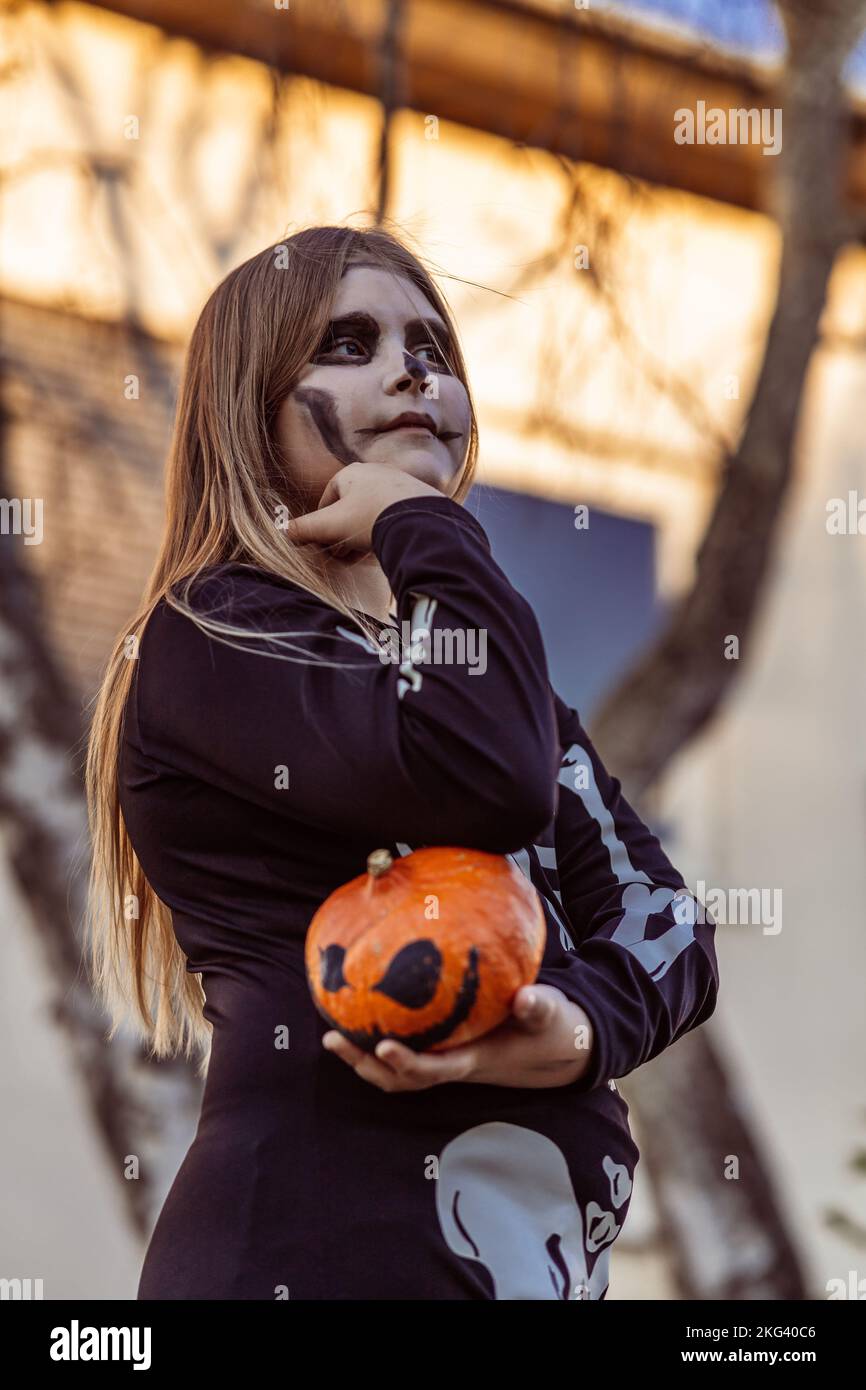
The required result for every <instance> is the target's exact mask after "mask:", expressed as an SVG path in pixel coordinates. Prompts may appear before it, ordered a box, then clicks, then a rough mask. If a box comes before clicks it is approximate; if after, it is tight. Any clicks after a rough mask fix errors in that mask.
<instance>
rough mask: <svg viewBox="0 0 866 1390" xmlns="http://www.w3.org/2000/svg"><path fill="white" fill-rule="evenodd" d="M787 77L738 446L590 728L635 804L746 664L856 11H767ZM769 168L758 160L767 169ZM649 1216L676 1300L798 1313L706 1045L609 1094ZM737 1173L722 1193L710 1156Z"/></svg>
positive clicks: (832, 191)
mask: <svg viewBox="0 0 866 1390" xmlns="http://www.w3.org/2000/svg"><path fill="white" fill-rule="evenodd" d="M778 9H779V11H780V13H781V15H782V18H783V21H784V24H785V28H786V31H787V37H788V61H787V64H786V68H785V71H784V74H783V77H782V88H781V91H780V99H779V101H778V105H780V106H781V108H782V111H783V136H782V138H783V148H782V153H781V154H780V155H779V156H778V173H777V183H776V185H775V188H774V194H775V199H776V208H775V212H776V215H777V217H778V220H779V224H780V229H781V233H782V243H783V249H782V257H781V264H780V270H779V280H778V291H777V302H776V307H775V311H774V314H773V318H772V322H771V325H770V330H769V335H768V338H767V346H766V352H765V357H764V362H763V366H762V369H761V373H760V376H759V379H758V383H757V387H756V390H755V395H754V399H753V401H752V404H751V409H750V411H749V415H748V419H747V421H746V426H745V429H744V432H743V435H742V438H741V441H740V445H739V448H738V449H737V450H736V453H735V454H734V455H733V457H731V458H728V459H726V460H725V467H724V469H723V471H722V484H721V489H720V491H719V495H718V498H717V501H716V505H715V509H714V511H713V515H712V518H711V520H710V524H709V528H708V530H707V534H706V536H705V538H704V541H703V544H702V546H701V549H700V552H699V555H698V562H697V569H696V579H695V583H694V586H693V588H692V590H691V592H690V593H689V594H688V595H687V596H686V597H685V599H684V600H683V601H682V602H681V603H680V604H679V605H678V606H677V607H676V609H675V611H674V612H673V614H672V615H671V618H670V620H669V622H668V623H667V626H666V628H665V630H664V631H663V632H662V634H661V636H660V638H659V639H658V641H656V642H655V643H654V645H653V646H652V647H651V648H650V650H649V651H648V652H647V653H646V654H645V655H644V656H643V657H642V658H641V659H640V660H639V661H638V663H637V665H636V667H635V668H634V670H633V671H632V672H631V673H630V674H629V675H628V676H627V677H626V679H625V680H624V681H622V683H621V684H620V685H619V687H618V688H617V689H616V690H615V691H614V693H613V694H612V696H611V697H610V698H609V699H608V700H607V702H606V703H605V705H604V707H603V708H602V710H601V712H600V714H599V716H598V718H597V720H595V721H594V722H593V730H592V732H593V737H594V739H595V741H596V742H597V744H598V747H599V749H600V751H601V754H602V756H603V757H604V758H605V759H606V760H608V761H609V764H610V765H612V766H613V767H614V768H616V771H617V775H618V776H619V777H620V779H621V780H622V782H623V785H624V787H625V789H626V792H627V793H628V794H629V795H630V796H631V797H632V798H634V799H638V798H640V796H641V795H642V794H643V793H644V792H645V791H646V790H647V788H649V787H650V786H652V784H653V783H654V782H655V781H656V779H657V778H658V776H659V774H660V773H661V772H662V771H663V770H664V769H665V768H666V767H667V765H668V763H669V762H670V760H671V759H672V758H673V757H674V755H675V754H677V753H678V752H680V751H681V749H682V748H683V747H684V746H685V744H686V743H687V742H688V741H689V740H690V739H691V738H693V737H694V735H695V734H697V733H698V731H699V730H701V729H702V728H703V727H704V726H705V725H706V724H707V722H708V720H709V719H710V718H711V717H712V716H713V715H714V714H715V712H716V711H717V710H718V708H719V706H720V704H721V702H722V700H723V697H724V695H725V693H726V692H727V690H728V689H729V687H730V685H731V683H732V681H733V680H734V679H735V678H736V676H737V674H738V673H739V670H740V663H739V662H738V661H732V660H726V659H725V641H726V639H727V638H728V637H729V636H731V635H735V636H737V637H738V638H739V641H740V652H741V654H742V653H744V652H748V650H749V642H750V637H751V634H752V631H753V626H754V619H755V616H756V613H757V611H758V606H759V600H760V597H761V593H762V589H763V585H764V582H765V580H766V577H767V572H768V568H769V566H770V564H771V559H772V552H773V544H774V541H775V538H776V531H777V523H778V518H779V515H780V509H781V505H782V501H783V498H784V496H785V492H786V489H787V487H788V483H789V480H790V476H791V467H792V453H793V443H794V435H795V429H796V424H797V417H798V411H799V403H800V398H801V394H802V390H803V384H804V381H805V377H806V371H807V368H808V365H809V360H810V358H811V355H812V351H813V348H814V345H815V342H816V340H817V336H818V326H819V320H820V316H821V311H822V309H823V306H824V302H825V299H826V293H827V285H828V281H829V278H830V274H831V271H832V269H833V264H834V262H835V259H836V255H837V253H838V251H839V249H840V247H841V246H842V245H843V244H844V242H845V240H846V238H847V236H848V232H849V228H848V223H847V218H846V215H845V212H844V209H843V207H842V201H841V188H842V169H843V167H844V158H845V155H846V152H847V148H848V139H847V129H846V109H845V97H844V92H843V88H842V84H841V71H842V68H843V65H844V61H845V58H846V57H847V55H848V53H849V51H850V49H851V47H852V45H853V44H854V42H855V41H856V39H857V38H858V36H859V34H860V32H861V31H862V28H863V25H864V22H866V4H864V0H818V3H816V0H778ZM768 162H769V161H768ZM624 1090H626V1093H627V1094H628V1096H629V1100H630V1101H631V1102H633V1104H634V1107H635V1111H636V1114H637V1118H638V1122H639V1125H640V1128H641V1133H642V1138H643V1153H644V1157H645V1158H646V1161H647V1168H648V1171H649V1174H650V1178H651V1181H652V1183H653V1187H654V1189H655V1194H656V1199H657V1202H658V1206H659V1210H660V1212H661V1213H662V1215H663V1218H664V1219H665V1220H666V1223H667V1226H668V1229H669V1232H670V1234H671V1238H672V1242H673V1245H674V1249H675V1260H676V1265H677V1270H678V1274H679V1279H680V1283H681V1286H682V1289H683V1292H684V1294H685V1296H686V1297H692V1298H737V1299H755V1298H772V1299H779V1298H802V1297H804V1291H803V1282H802V1275H801V1273H800V1270H799V1267H798V1261H797V1258H796V1255H795V1253H794V1251H793V1249H792V1246H791V1243H790V1240H789V1238H788V1236H787V1234H786V1231H785V1224H784V1221H783V1218H782V1215H781V1213H780V1211H779V1206H778V1202H777V1199H776V1196H775V1194H774V1191H773V1187H772V1184H771V1182H770V1179H769V1177H768V1172H767V1168H766V1166H765V1163H764V1161H763V1160H762V1157H761V1155H760V1153H759V1149H758V1146H757V1144H756V1141H755V1139H754V1137H753V1135H752V1134H751V1133H750V1129H749V1126H748V1124H747V1118H746V1115H745V1113H744V1107H743V1102H742V1098H740V1097H738V1096H737V1095H736V1094H735V1093H734V1092H733V1091H732V1090H731V1087H730V1085H729V1084H728V1083H727V1082H726V1079H725V1074H724V1069H723V1066H722V1064H721V1062H720V1060H719V1058H718V1056H717V1054H716V1052H715V1050H714V1047H713V1043H712V1038H711V1032H710V1031H709V1030H708V1029H707V1028H702V1029H700V1030H699V1031H697V1032H696V1033H692V1034H689V1035H688V1036H686V1037H685V1038H683V1039H681V1040H680V1041H679V1042H678V1043H677V1044H675V1046H674V1047H672V1048H670V1049H668V1050H667V1051H666V1052H665V1053H663V1054H662V1055H661V1057H659V1058H657V1059H656V1060H655V1061H654V1062H653V1064H652V1066H650V1067H647V1068H645V1069H644V1070H642V1071H641V1072H640V1073H639V1075H637V1076H636V1077H635V1078H634V1079H633V1081H632V1082H631V1083H630V1084H627V1085H626V1086H625V1087H624ZM730 1154H735V1155H737V1156H738V1158H739V1162H740V1177H739V1180H738V1181H731V1180H726V1179H725V1177H724V1176H723V1165H724V1162H725V1157H726V1155H730Z"/></svg>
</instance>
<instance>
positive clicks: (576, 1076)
mask: <svg viewBox="0 0 866 1390" xmlns="http://www.w3.org/2000/svg"><path fill="white" fill-rule="evenodd" d="M322 1044H323V1046H324V1047H326V1048H327V1049H328V1051H329V1052H333V1053H334V1054H335V1055H336V1056H337V1057H340V1058H341V1059H342V1060H343V1061H344V1062H345V1063H346V1064H347V1065H348V1066H350V1067H353V1068H354V1070H355V1071H356V1072H357V1073H358V1075H359V1076H360V1077H363V1079H364V1080H365V1081H369V1082H371V1083H372V1084H373V1085H374V1086H378V1087H379V1089H380V1090H382V1091H424V1090H427V1088H428V1087H430V1086H438V1085H441V1084H442V1083H443V1082H445V1081H474V1082H476V1083H481V1084H485V1085H490V1086H522V1087H527V1086H528V1087H551V1086H568V1085H569V1084H570V1083H571V1082H574V1081H578V1080H580V1078H581V1076H583V1074H584V1072H585V1071H586V1069H587V1067H588V1066H589V1061H590V1058H591V1057H592V1051H593V1047H594V1035H593V1028H592V1023H591V1022H590V1019H589V1016H588V1015H587V1014H586V1013H585V1012H584V1010H583V1009H582V1008H581V1007H580V1005H579V1004H573V1003H572V1002H571V1000H570V999H567V998H566V996H565V995H564V994H563V993H562V991H561V990H558V989H556V988H555V986H553V985H538V984H535V985H524V987H523V988H522V989H519V990H518V991H517V993H516V995H515V996H514V1001H513V1004H512V1012H511V1017H510V1018H508V1019H506V1021H505V1022H504V1023H502V1024H500V1026H499V1027H498V1028H494V1029H493V1031H492V1032H490V1033H486V1034H485V1035H484V1037H483V1038H477V1039H476V1040H475V1041H474V1042H470V1043H464V1044H463V1046H462V1047H453V1048H449V1050H448V1051H447V1052H413V1051H412V1049H411V1048H409V1047H406V1046H404V1044H403V1043H399V1042H396V1041H395V1040H394V1039H392V1038H386V1039H385V1040H384V1041H383V1042H380V1043H379V1045H378V1047H377V1048H376V1053H375V1056H371V1055H370V1054H369V1053H368V1052H362V1051H361V1049H360V1048H359V1047H356V1046H355V1044H354V1043H351V1042H349V1040H348V1038H344V1037H343V1035H342V1033H338V1032H336V1031H335V1030H331V1031H330V1032H328V1033H326V1034H325V1035H324V1037H323V1038H322Z"/></svg>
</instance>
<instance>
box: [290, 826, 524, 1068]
mask: <svg viewBox="0 0 866 1390" xmlns="http://www.w3.org/2000/svg"><path fill="white" fill-rule="evenodd" d="M545 939H546V926H545V917H544V911H543V909H542V906H541V900H540V897H539V894H538V893H537V892H536V890H535V888H533V886H532V884H531V883H530V882H529V880H528V879H527V878H526V876H525V875H524V874H522V873H521V872H520V870H519V869H518V868H517V866H516V865H515V863H514V861H513V860H511V859H508V858H506V857H505V856H504V855H501V854H487V853H485V852H484V851H483V850H474V849H457V848H453V847H451V846H438V845H437V846H430V847H428V848H426V849H418V850H415V851H414V852H413V853H412V854H407V855H405V856H404V857H402V858H400V859H396V860H394V859H392V857H391V855H390V854H389V852H388V850H386V849H377V850H374V851H373V853H372V854H371V855H370V856H369V857H368V859H367V872H366V873H365V874H360V875H359V876H358V877H357V878H353V879H351V880H350V882H348V883H344V884H343V885H342V886H341V887H340V888H337V889H336V890H335V892H333V893H331V895H330V897H328V898H326V899H325V901H324V902H323V903H322V905H321V906H320V907H319V909H318V911H317V912H316V914H315V916H314V917H313V919H312V921H311V922H310V926H309V929H308V932H307V940H306V949H305V959H306V967H307V978H308V980H309V984H310V990H311V992H312V996H313V1000H314V1002H315V1004H316V1007H317V1009H318V1010H319V1012H320V1013H321V1014H322V1016H323V1017H324V1018H325V1019H326V1020H327V1021H328V1023H329V1024H331V1026H332V1027H334V1028H337V1029H339V1031H340V1032H341V1033H343V1034H344V1035H345V1036H346V1037H347V1038H349V1039H350V1040H351V1041H352V1042H353V1043H355V1044H356V1045H357V1046H358V1047H360V1048H363V1050H364V1051H365V1052H372V1051H373V1050H374V1049H375V1047H376V1044H377V1043H379V1042H381V1040H382V1039H383V1038H397V1039H398V1040H399V1041H400V1042H402V1043H404V1044H405V1045H406V1046H407V1047H411V1048H412V1049H413V1050H414V1051H416V1052H441V1051H444V1050H445V1049H447V1048H449V1047H457V1046H458V1045H459V1044H460V1043H465V1042H469V1041H470V1040H471V1039H472V1038H477V1037H480V1036H481V1035H482V1034H483V1033H486V1032H488V1031H489V1030H490V1029H491V1028H495V1027H496V1026H497V1024H499V1023H502V1022H503V1020H504V1019H505V1018H507V1016H508V1014H509V1013H510V1010H511V1002H512V1000H513V998H514V995H515V993H516V992H517V990H518V989H519V988H520V986H521V985H526V984H531V982H532V981H533V980H534V979H535V977H536V975H537V974H538V968H539V966H540V964H541V958H542V956H543V954H544V944H545Z"/></svg>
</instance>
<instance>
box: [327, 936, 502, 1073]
mask: <svg viewBox="0 0 866 1390" xmlns="http://www.w3.org/2000/svg"><path fill="white" fill-rule="evenodd" d="M431 947H432V950H433V952H435V957H436V959H434V960H432V964H433V965H435V970H436V979H435V983H434V984H433V988H432V991H431V990H430V975H429V974H428V975H426V976H425V975H424V973H423V970H420V969H418V965H419V963H421V962H423V960H424V959H425V953H426V958H427V959H431V957H430V948H431ZM332 951H334V952H339V953H340V955H339V959H338V958H337V957H336V956H330V958H329V961H328V972H329V983H328V984H327V985H325V982H324V971H323V979H322V983H323V986H324V988H326V989H327V990H328V992H329V993H337V992H338V991H339V990H340V989H341V988H346V989H351V988H352V986H351V985H350V984H349V982H348V980H346V979H345V977H344V976H343V973H342V968H343V960H344V958H345V951H344V950H343V947H342V946H329V947H327V949H326V950H325V951H322V952H320V955H321V956H322V957H325V956H327V955H328V954H329V953H330V952H332ZM407 952H411V953H412V954H411V956H409V957H407V958H406V959H405V960H404V961H403V962H402V963H399V962H400V957H401V956H406V953H407ZM479 959H480V952H479V951H478V948H477V947H476V946H472V947H470V949H469V959H468V961H467V964H466V969H465V970H464V971H463V978H462V980H461V981H460V988H459V989H458V991H457V995H456V998H455V1000H454V1006H453V1008H452V1009H451V1012H450V1013H449V1014H447V1015H446V1017H445V1018H443V1019H440V1020H439V1022H438V1023H434V1024H432V1025H431V1026H430V1027H429V1028H425V1029H424V1030H423V1031H421V1032H418V1033H394V1032H390V1033H389V1032H383V1031H382V1030H381V1029H380V1028H379V1027H375V1028H369V1029H356V1028H346V1026H345V1025H344V1024H342V1023H338V1022H336V1020H335V1019H333V1018H332V1017H331V1015H330V1014H329V1013H327V1012H326V1011H325V1009H323V1008H322V1007H321V1005H319V1012H320V1013H321V1014H322V1017H323V1018H324V1019H325V1020H326V1022H327V1023H329V1024H330V1025H331V1027H332V1028H336V1029H337V1031H338V1032H340V1033H342V1034H343V1037H344V1038H348V1039H349V1041H350V1042H353V1043H354V1044H355V1046H356V1047H360V1048H361V1050H362V1051H363V1052H374V1051H375V1050H376V1048H377V1047H378V1045H379V1043H380V1042H382V1041H383V1039H385V1038H393V1039H394V1040H395V1041H396V1042H401V1043H403V1044H404V1046H406V1047H409V1048H411V1049H412V1051H413V1052H424V1051H425V1050H426V1049H427V1048H429V1047H432V1046H433V1045H434V1044H435V1043H438V1042H444V1041H445V1039H446V1038H449V1037H450V1036H451V1034H452V1033H453V1032H454V1029H455V1028H457V1027H458V1026H459V1025H460V1024H461V1023H465V1022H466V1019H467V1018H468V1017H469V1015H470V1013H471V1012H472V1009H473V1006H474V1004H475V1001H476V999H477V998H478V989H479V984H480V979H481V973H480V971H479V968H478V963H479ZM398 963H399V964H398ZM395 966H396V967H397V970H396V974H395ZM441 966H442V956H441V953H440V952H439V949H438V947H437V946H436V945H435V943H434V942H432V941H426V940H421V941H413V942H410V944H409V945H408V946H404V947H403V948H402V950H400V951H398V952H397V955H396V956H395V957H394V959H393V960H392V961H391V964H390V965H389V967H388V969H387V970H386V972H385V975H384V976H383V978H382V981H380V983H379V984H377V985H373V986H372V988H373V989H375V990H378V991H379V992H380V993H382V994H386V995H387V996H388V998H389V999H394V1000H395V1002H396V1003H398V1004H402V1005H403V1007H404V1008H408V1009H413V1008H414V1009H422V1008H425V1007H426V1006H427V1004H429V1003H430V1002H431V1001H432V1000H433V998H434V996H435V994H436V989H437V987H438V984H439V978H440V975H441ZM338 978H339V984H336V983H335V981H336V980H337V979H338ZM388 981H390V983H391V986H393V985H397V986H398V988H399V989H401V990H402V991H403V992H404V993H410V994H411V992H412V990H415V992H416V993H415V998H416V1002H413V1003H410V1002H407V1000H406V999H405V998H402V997H399V996H398V995H397V994H394V993H392V992H391V990H390V989H386V988H385V982H388ZM425 992H426V997H422V996H425Z"/></svg>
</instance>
